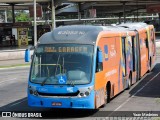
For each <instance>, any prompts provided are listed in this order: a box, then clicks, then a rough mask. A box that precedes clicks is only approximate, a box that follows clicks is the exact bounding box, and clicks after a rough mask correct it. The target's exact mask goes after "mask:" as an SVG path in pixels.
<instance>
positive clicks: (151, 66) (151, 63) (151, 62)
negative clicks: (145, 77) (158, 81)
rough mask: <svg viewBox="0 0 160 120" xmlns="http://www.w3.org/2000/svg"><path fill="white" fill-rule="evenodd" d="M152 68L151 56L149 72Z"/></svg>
mask: <svg viewBox="0 0 160 120" xmlns="http://www.w3.org/2000/svg"><path fill="white" fill-rule="evenodd" d="M151 69H152V60H151V58H150V59H149V69H148V73H149V72H151Z"/></svg>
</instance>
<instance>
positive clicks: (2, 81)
mask: <svg viewBox="0 0 160 120" xmlns="http://www.w3.org/2000/svg"><path fill="white" fill-rule="evenodd" d="M16 79H17V78H13V79H9V80H5V81H1V82H0V85H1V84H3V83H6V82H8V81H13V80H16Z"/></svg>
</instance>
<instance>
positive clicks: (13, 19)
mask: <svg viewBox="0 0 160 120" xmlns="http://www.w3.org/2000/svg"><path fill="white" fill-rule="evenodd" d="M11 5H12V22H13V23H15V14H14V4H11Z"/></svg>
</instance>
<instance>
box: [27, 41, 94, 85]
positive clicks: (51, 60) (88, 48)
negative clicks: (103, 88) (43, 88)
mask: <svg viewBox="0 0 160 120" xmlns="http://www.w3.org/2000/svg"><path fill="white" fill-rule="evenodd" d="M92 58H93V45H82V44H50V45H48V44H47V45H46V44H45V45H39V46H38V47H37V48H36V50H35V53H34V55H33V61H32V67H31V68H32V69H31V75H30V81H31V82H33V83H39V84H41V85H45V84H49V85H50V84H56V85H60V84H69V85H71V84H72V85H76V84H88V83H90V81H91V67H92Z"/></svg>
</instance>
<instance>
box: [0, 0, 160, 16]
mask: <svg viewBox="0 0 160 120" xmlns="http://www.w3.org/2000/svg"><path fill="white" fill-rule="evenodd" d="M51 1H52V0H36V2H37V3H40V4H42V5H43V4H47V3H49V2H51ZM54 2H55V6H56V15H58V14H59V15H61V14H62V15H66V14H68V13H75V14H77V12H78V3H80V12H82V14H84V11H85V10H87V9H96V12H97V14H102V13H123V11H124V8H123V5H124V4H125V11H126V12H128V13H132V12H136V11H137V10H139V11H143V12H146V9H147V6H149V5H159V7H160V0H54ZM66 3H67V4H66ZM11 4H14V5H15V9H28V6H29V5H33V0H0V10H4V9H5V8H6V9H8V8H11V6H10V5H11Z"/></svg>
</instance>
